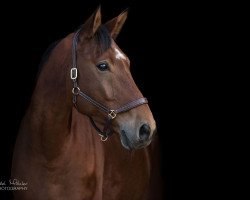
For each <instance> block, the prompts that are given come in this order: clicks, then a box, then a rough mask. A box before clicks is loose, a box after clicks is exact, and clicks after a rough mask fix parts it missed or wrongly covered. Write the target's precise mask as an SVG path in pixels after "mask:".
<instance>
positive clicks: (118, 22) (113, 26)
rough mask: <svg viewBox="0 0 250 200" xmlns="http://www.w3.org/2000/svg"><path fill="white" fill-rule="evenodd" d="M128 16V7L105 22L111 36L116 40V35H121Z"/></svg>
mask: <svg viewBox="0 0 250 200" xmlns="http://www.w3.org/2000/svg"><path fill="white" fill-rule="evenodd" d="M127 16H128V9H126V10H125V11H123V12H122V13H121V14H120V15H118V16H117V17H115V18H113V19H111V20H110V21H108V22H106V23H105V27H106V28H107V29H108V31H109V33H110V35H111V37H112V38H113V39H114V40H115V39H116V37H117V36H118V35H119V33H120V31H121V29H122V26H123V24H124V22H125V21H126V19H127Z"/></svg>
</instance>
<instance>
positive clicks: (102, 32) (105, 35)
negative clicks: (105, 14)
mask: <svg viewBox="0 0 250 200" xmlns="http://www.w3.org/2000/svg"><path fill="white" fill-rule="evenodd" d="M94 40H95V41H96V44H97V46H98V48H99V50H100V53H103V52H105V51H106V50H107V49H109V48H110V47H111V42H112V38H111V35H110V33H109V31H108V30H107V28H106V27H105V26H104V25H101V26H100V27H99V28H98V29H97V31H96V32H95V35H94Z"/></svg>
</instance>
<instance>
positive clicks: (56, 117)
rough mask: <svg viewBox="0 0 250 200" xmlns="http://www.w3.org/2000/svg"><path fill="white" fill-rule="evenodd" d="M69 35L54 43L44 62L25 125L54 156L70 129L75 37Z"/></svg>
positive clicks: (38, 143)
mask: <svg viewBox="0 0 250 200" xmlns="http://www.w3.org/2000/svg"><path fill="white" fill-rule="evenodd" d="M67 38H68V39H67ZM67 38H66V39H64V40H62V41H61V42H60V43H59V44H58V45H57V46H56V47H55V49H54V50H53V51H52V52H51V54H50V56H49V58H48V60H47V62H46V63H45V64H44V66H43V69H42V70H41V73H40V75H39V78H38V80H37V84H36V87H35V90H34V93H33V96H32V99H31V104H30V107H29V110H28V123H29V127H28V128H27V127H26V129H28V132H30V133H31V135H32V136H31V138H33V140H35V142H34V141H33V142H34V143H36V144H37V145H41V146H42V148H44V149H43V152H45V154H47V156H52V157H54V156H56V154H57V153H59V147H60V146H62V144H63V143H64V141H65V139H66V136H67V135H68V134H69V133H70V128H69V127H70V123H71V111H72V100H71V93H70V91H71V90H70V87H72V82H71V80H70V78H69V71H70V70H69V68H70V66H71V44H72V43H71V41H72V40H71V38H72V37H67ZM26 124H27V123H26ZM41 136H42V137H41ZM44 145H45V147H44ZM44 150H45V151H44ZM53 153H54V154H53Z"/></svg>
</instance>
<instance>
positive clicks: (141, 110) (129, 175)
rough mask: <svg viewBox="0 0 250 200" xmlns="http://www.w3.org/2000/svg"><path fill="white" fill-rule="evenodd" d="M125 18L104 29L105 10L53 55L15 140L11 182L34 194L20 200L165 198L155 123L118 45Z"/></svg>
mask: <svg viewBox="0 0 250 200" xmlns="http://www.w3.org/2000/svg"><path fill="white" fill-rule="evenodd" d="M126 18H127V11H124V12H122V13H121V14H120V15H118V16H117V17H115V18H113V19H112V20H110V21H108V22H107V23H105V24H102V23H101V11H100V8H98V9H97V10H96V11H95V12H94V13H93V14H92V15H91V16H90V17H89V18H88V20H87V21H86V22H85V23H84V24H83V25H82V27H81V28H80V29H79V30H78V31H76V32H75V33H71V34H69V35H68V36H67V37H65V38H64V39H62V40H61V41H60V42H58V43H57V44H56V45H55V47H54V48H53V49H52V50H51V52H50V53H49V55H48V56H47V59H46V61H45V62H44V64H43V66H42V69H41V71H40V74H39V76H38V79H37V83H36V86H35V89H34V92H33V95H32V98H31V102H30V105H29V107H28V109H27V112H26V114H25V116H24V118H23V120H22V123H21V126H20V130H19V133H18V137H17V140H16V145H15V149H14V155H13V162H12V179H17V180H19V181H22V182H26V183H27V184H28V185H27V188H28V189H27V190H26V191H21V190H19V191H15V192H14V197H15V199H17V200H31V199H32V200H34V199H35V200H101V199H103V200H123V199H124V200H144V199H161V192H160V189H159V188H160V174H159V170H160V169H159V163H158V157H159V152H158V151H156V150H154V149H155V148H157V146H158V143H157V140H153V142H152V143H151V144H150V142H151V141H152V138H153V135H154V132H155V129H156V124H155V121H154V118H153V115H152V113H151V111H150V108H149V106H148V104H147V103H148V102H147V99H146V98H144V97H143V96H142V94H141V92H140V91H139V89H138V88H137V86H136V84H135V82H134V80H133V78H132V75H131V73H130V61H129V59H128V57H127V56H126V55H125V54H124V53H123V52H122V50H121V49H120V48H119V47H118V46H117V44H116V43H115V39H116V37H117V36H118V34H119V32H120V30H121V28H122V26H123V24H124V22H125V20H126ZM102 127H103V128H102ZM97 133H98V134H97ZM112 133H114V134H113V135H112ZM111 135H112V136H111ZM149 144H150V145H149ZM148 145H149V146H148ZM146 146H148V147H146Z"/></svg>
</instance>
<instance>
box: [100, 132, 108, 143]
mask: <svg viewBox="0 0 250 200" xmlns="http://www.w3.org/2000/svg"><path fill="white" fill-rule="evenodd" d="M99 135H100V136H101V141H103V142H105V141H107V139H108V138H109V137H108V136H104V135H101V134H99Z"/></svg>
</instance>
